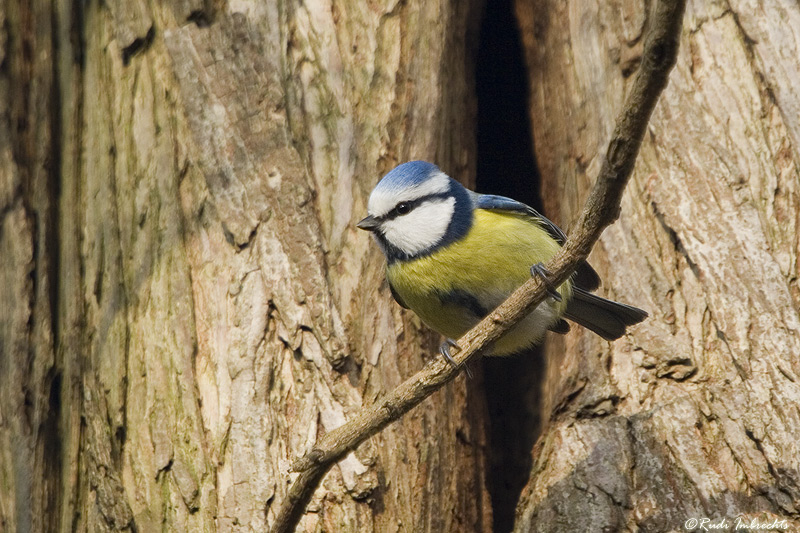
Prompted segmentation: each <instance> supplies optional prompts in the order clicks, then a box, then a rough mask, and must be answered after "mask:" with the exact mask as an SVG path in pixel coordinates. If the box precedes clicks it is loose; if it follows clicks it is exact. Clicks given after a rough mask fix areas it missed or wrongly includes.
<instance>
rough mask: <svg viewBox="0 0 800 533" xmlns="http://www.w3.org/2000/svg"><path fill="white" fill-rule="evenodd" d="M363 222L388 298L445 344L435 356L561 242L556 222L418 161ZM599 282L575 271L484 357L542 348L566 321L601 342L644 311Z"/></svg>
mask: <svg viewBox="0 0 800 533" xmlns="http://www.w3.org/2000/svg"><path fill="white" fill-rule="evenodd" d="M367 212H368V216H367V217H366V218H364V219H363V220H361V221H360V222H359V223H358V224H357V227H359V228H361V229H364V230H368V231H370V232H372V234H373V236H374V237H375V240H376V241H377V243H378V246H379V247H380V249H381V251H382V252H383V254H384V255H385V256H386V262H387V265H386V278H387V280H388V282H389V287H390V289H391V292H392V295H393V296H394V299H395V300H396V301H397V303H399V304H400V305H401V306H403V307H405V308H408V309H411V310H412V311H414V312H415V313H416V314H417V315H418V316H419V317H420V318H421V319H422V321H423V322H424V323H425V324H427V325H428V326H429V327H430V328H432V329H434V330H436V331H437V332H439V333H441V334H442V335H444V336H445V337H446V338H447V341H445V343H443V344H442V349H441V352H442V354H443V355H444V356H445V358H447V359H448V360H449V361H450V362H453V360H452V358H451V357H450V354H449V346H454V345H455V344H454V341H453V340H452V339H457V338H459V337H461V336H462V335H463V334H464V333H466V332H467V331H468V330H469V329H471V328H472V327H473V326H475V325H476V324H477V323H478V322H479V321H480V320H481V319H482V318H483V317H485V316H486V315H487V314H488V313H489V312H491V311H492V310H494V309H495V308H496V307H497V306H498V305H500V304H501V303H502V302H503V301H504V300H505V299H506V298H507V297H508V296H509V295H510V294H511V293H512V292H513V291H514V290H515V289H517V288H518V287H519V286H520V285H522V284H523V283H524V282H525V281H526V280H527V278H528V277H529V276H530V275H531V274H532V273H534V274H535V273H539V274H544V272H543V270H542V267H541V265H542V264H543V263H545V262H547V261H548V260H549V259H550V258H552V257H553V256H554V255H555V254H556V252H557V251H558V250H559V248H560V247H561V245H562V244H563V243H564V241H565V240H566V236H565V235H564V232H563V231H561V229H559V227H558V226H556V225H555V224H554V223H553V222H551V221H550V220H548V219H547V218H545V217H544V216H542V215H541V214H539V213H538V212H537V211H535V210H534V209H532V208H531V207H528V206H527V205H525V204H523V203H520V202H517V201H516V200H512V199H510V198H505V197H502V196H495V195H487V194H478V193H475V192H472V191H470V190H468V189H466V188H464V187H463V186H462V185H461V184H460V183H458V182H457V181H455V180H454V179H452V178H450V177H449V176H448V175H447V174H445V173H444V172H442V171H441V170H439V168H438V167H437V166H436V165H433V164H431V163H427V162H425V161H411V162H408V163H404V164H402V165H399V166H398V167H396V168H394V169H393V170H391V171H390V172H389V173H388V174H386V175H385V176H384V177H383V179H381V181H380V182H379V183H378V185H376V186H375V189H374V190H373V191H372V193H371V194H370V197H369V201H368V204H367ZM599 285H600V279H599V277H598V275H597V273H596V272H595V271H594V269H593V268H592V267H591V266H590V265H589V264H588V263H586V262H583V263H582V264H581V265H580V266H579V267H578V269H577V271H576V273H575V274H574V275H573V276H572V277H571V278H570V279H569V280H567V281H565V282H564V283H563V284H561V285H560V286H559V287H557V288H555V287H552V288H551V289H550V292H551V295H550V296H549V297H548V298H547V299H546V300H545V301H544V302H542V303H541V304H539V305H538V306H537V307H536V308H535V309H534V310H533V311H532V312H531V313H530V314H529V315H528V316H527V317H525V318H524V319H522V320H521V321H520V322H519V323H518V324H517V325H515V326H514V327H513V328H511V330H509V331H508V332H507V333H506V334H505V335H503V336H502V337H501V338H500V339H498V340H497V341H496V342H495V343H494V344H493V346H492V347H491V349H490V352H491V355H507V354H511V353H514V352H518V351H520V350H523V349H525V348H528V347H530V346H532V345H535V344H537V343H539V342H540V341H541V340H542V338H543V337H544V335H545V333H546V331H547V330H552V331H555V332H558V333H566V332H567V331H569V324H568V323H567V322H565V321H564V318H566V319H569V320H571V321H573V322H577V323H578V324H580V325H582V326H584V327H586V328H588V329H590V330H592V331H593V332H595V333H597V334H598V335H600V336H601V337H603V338H604V339H607V340H614V339H618V338H619V337H621V336H622V335H624V334H625V329H626V327H627V326H630V325H633V324H637V323H639V322H641V321H642V320H644V319H645V318H646V317H647V313H646V312H645V311H643V310H641V309H638V308H636V307H632V306H629V305H625V304H621V303H617V302H613V301H611V300H606V299H605V298H601V297H599V296H596V295H594V294H591V292H590V291H593V290H595V289H597V287H598V286H599Z"/></svg>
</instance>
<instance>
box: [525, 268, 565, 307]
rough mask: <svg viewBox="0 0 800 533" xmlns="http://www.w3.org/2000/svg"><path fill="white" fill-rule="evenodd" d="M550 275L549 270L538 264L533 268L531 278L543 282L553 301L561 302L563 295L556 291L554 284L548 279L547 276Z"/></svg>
mask: <svg viewBox="0 0 800 533" xmlns="http://www.w3.org/2000/svg"><path fill="white" fill-rule="evenodd" d="M549 275H550V272H548V271H547V269H546V268H545V267H544V265H543V264H542V263H536V264H535V265H533V266H532V267H531V276H534V277H537V278H539V279H540V280H542V283H544V288H545V290H546V291H547V294H549V295H550V297H551V298H552V299H553V300H555V301H557V302H560V301H561V294H560V293H559V292H558V291H557V290H556V288H555V287H554V286H553V284H552V283H550V280H549V279H547V276H549Z"/></svg>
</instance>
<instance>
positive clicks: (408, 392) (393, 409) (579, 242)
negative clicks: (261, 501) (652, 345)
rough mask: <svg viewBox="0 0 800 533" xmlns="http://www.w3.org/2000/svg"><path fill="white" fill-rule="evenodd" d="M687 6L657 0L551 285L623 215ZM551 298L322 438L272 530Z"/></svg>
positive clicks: (496, 320) (511, 306)
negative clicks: (366, 445)
mask: <svg viewBox="0 0 800 533" xmlns="http://www.w3.org/2000/svg"><path fill="white" fill-rule="evenodd" d="M684 7H685V0H659V1H658V3H657V4H656V6H655V8H654V12H653V13H652V17H651V19H650V23H649V29H648V35H647V38H646V41H645V45H644V51H643V56H642V62H641V65H640V67H639V70H638V72H637V74H636V78H635V79H634V81H633V86H632V87H631V90H630V93H629V94H628V97H627V99H626V101H625V106H624V108H623V109H622V111H621V113H620V115H619V116H618V118H617V124H616V128H615V129H614V134H613V136H612V138H611V141H610V143H609V146H608V151H607V153H606V157H605V160H604V162H603V166H602V168H601V169H600V174H599V176H598V177H597V181H596V183H595V185H594V188H593V189H592V192H591V194H590V196H589V198H588V199H587V201H586V207H585V208H584V210H583V213H582V214H581V218H580V219H579V221H578V223H577V225H576V227H575V229H574V231H573V232H572V233H571V234H570V236H569V238H568V239H567V242H566V243H565V244H564V246H563V247H562V248H561V250H560V251H559V253H558V254H556V256H555V257H554V258H553V259H552V260H551V261H550V262H549V263H548V264H547V265H546V268H547V270H548V271H549V272H550V274H551V275H550V277H549V281H550V283H551V284H553V285H556V286H558V285H560V284H561V283H563V282H564V281H565V280H566V279H567V278H568V277H569V276H570V275H571V274H572V273H573V272H574V271H575V268H577V266H578V264H579V263H580V262H581V261H583V260H585V259H586V258H587V256H588V255H589V252H590V251H591V249H592V246H594V243H595V242H597V239H598V238H599V237H600V234H601V233H602V232H603V230H604V229H605V228H606V227H607V226H608V225H610V224H611V223H613V222H614V221H615V220H616V219H617V218H618V216H619V211H620V201H621V199H622V192H623V190H624V189H625V185H626V184H627V183H628V180H629V178H630V176H631V173H632V172H633V166H634V163H635V162H636V156H637V155H638V153H639V147H640V146H641V143H642V139H643V137H644V133H645V129H646V128H647V124H648V122H649V120H650V115H651V114H652V112H653V109H654V108H655V105H656V102H657V101H658V97H659V95H660V94H661V92H662V91H663V89H664V87H666V85H667V77H668V76H669V72H670V70H672V67H673V66H674V65H675V62H676V59H677V53H678V43H679V39H680V28H681V21H682V19H683V10H684ZM546 296H547V289H546V288H545V286H544V284H543V283H542V282H541V280H540V279H539V278H538V277H532V278H531V279H530V280H528V281H527V282H526V283H525V284H524V285H523V286H522V287H520V288H519V289H518V290H516V291H515V292H514V293H513V294H512V295H511V296H510V297H509V298H508V300H506V301H505V302H504V303H503V304H502V305H500V307H498V308H497V309H495V310H494V311H492V312H491V313H490V314H489V315H488V316H487V317H486V318H484V319H483V320H482V321H481V322H480V323H479V324H478V325H477V326H475V327H474V328H472V329H471V330H470V331H468V332H467V333H466V334H465V335H464V336H463V337H462V338H461V339H460V340H459V341H458V345H459V346H460V347H461V350H460V351H458V352H457V353H456V354H455V355H454V359H455V360H456V362H457V363H458V364H459V367H458V368H454V367H452V366H451V365H449V364H447V363H445V362H444V360H443V359H441V358H437V359H436V360H435V361H432V362H431V363H429V364H428V365H426V366H425V367H424V368H423V369H422V370H420V371H419V372H417V374H415V375H414V376H412V377H411V378H409V379H407V380H406V381H404V382H403V383H401V384H400V385H399V386H397V387H396V388H395V389H394V390H393V391H391V392H390V393H388V394H387V395H386V396H384V397H383V398H381V399H380V400H378V401H377V402H376V403H375V404H374V405H371V406H369V407H366V408H364V409H363V410H361V412H360V413H359V414H358V415H356V416H355V417H354V418H352V419H351V420H350V421H348V422H347V423H346V424H344V425H343V426H341V427H339V428H337V429H335V430H333V431H331V432H330V433H327V434H325V435H323V436H322V437H320V439H319V441H318V442H317V443H316V445H315V446H314V448H313V449H312V450H311V451H310V452H309V453H307V454H306V455H305V456H303V457H301V458H300V459H298V460H297V461H296V462H295V463H294V464H293V465H292V469H293V470H294V471H296V472H300V475H299V476H298V478H297V479H296V480H295V482H294V483H293V484H292V486H291V488H290V489H289V494H288V495H287V497H286V500H284V502H283V505H282V506H281V509H280V512H279V514H278V517H277V519H276V521H275V523H274V524H273V533H288V532H291V531H293V530H294V528H295V527H296V525H297V523H298V522H299V521H300V518H301V517H302V515H303V513H304V512H305V508H306V506H307V505H308V502H309V501H310V500H311V496H312V494H313V493H314V491H315V490H316V488H317V486H318V485H319V483H320V481H321V480H322V478H323V476H324V475H325V474H326V473H327V471H328V470H329V469H330V468H331V467H332V466H333V465H334V464H335V463H336V462H337V461H339V460H341V459H342V458H343V457H344V456H345V455H346V454H347V453H348V452H350V451H352V450H354V449H355V448H356V447H357V446H358V445H359V444H361V443H362V442H364V441H365V440H366V439H368V438H369V437H371V436H373V435H375V434H376V433H378V432H379V431H381V430H382V429H383V428H385V427H386V426H387V425H389V424H390V423H392V422H394V421H395V420H397V419H399V418H400V417H401V416H403V415H404V414H405V413H407V412H408V411H409V410H410V409H411V408H413V407H415V406H416V405H418V404H419V403H420V402H422V400H424V399H425V398H427V397H428V396H430V395H431V394H432V393H433V392H434V391H436V390H438V389H439V388H441V387H442V386H443V385H444V384H446V383H448V382H450V381H451V380H453V378H455V376H456V375H457V374H458V372H459V371H460V369H461V368H463V367H464V365H466V364H467V363H468V362H469V361H470V360H471V359H472V358H473V357H475V356H476V355H477V354H478V353H480V352H481V350H483V349H484V348H486V347H487V346H489V345H490V344H491V343H492V342H494V341H495V340H497V339H498V338H499V337H500V336H502V335H503V334H504V333H505V332H506V331H508V330H509V329H510V328H511V327H512V326H513V325H514V324H516V323H517V322H518V321H519V320H521V319H522V318H523V317H524V316H526V315H527V314H528V313H530V311H531V310H532V309H533V308H534V307H535V306H537V305H539V303H541V302H542V301H543V300H544V299H545V297H546Z"/></svg>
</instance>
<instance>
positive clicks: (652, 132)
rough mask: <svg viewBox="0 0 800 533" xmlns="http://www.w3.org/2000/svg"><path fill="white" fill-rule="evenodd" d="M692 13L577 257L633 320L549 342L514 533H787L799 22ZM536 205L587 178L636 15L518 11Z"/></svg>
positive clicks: (626, 73) (796, 499) (633, 60)
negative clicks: (600, 226) (604, 223)
mask: <svg viewBox="0 0 800 533" xmlns="http://www.w3.org/2000/svg"><path fill="white" fill-rule="evenodd" d="M745 4H747V3H743V2H730V3H728V4H725V5H722V4H709V3H707V2H690V3H689V5H688V7H687V13H686V17H685V19H684V31H683V39H682V42H681V48H680V55H679V59H678V64H677V66H676V67H675V70H674V71H673V73H672V76H671V78H670V84H669V86H668V87H667V89H666V91H665V92H664V95H663V96H662V99H661V101H660V102H659V104H658V107H657V108H656V111H655V114H654V116H653V118H652V120H651V122H650V126H649V129H648V135H647V139H646V142H645V144H644V146H643V147H642V153H641V155H640V157H639V160H638V162H637V166H636V171H635V173H634V175H633V178H632V181H631V184H630V186H629V188H628V190H627V192H626V195H625V199H624V201H623V205H622V217H621V219H620V221H619V222H618V223H617V224H615V225H614V226H612V227H610V228H609V229H608V230H607V231H606V232H605V233H604V235H603V237H602V239H601V241H600V245H599V246H597V247H596V248H595V252H594V253H593V254H592V256H591V261H592V264H593V265H594V266H595V267H596V268H598V270H599V271H600V273H601V276H602V277H603V279H604V280H605V283H604V288H603V289H602V290H603V291H604V292H605V293H606V294H608V295H610V296H611V297H613V298H615V299H617V300H620V301H624V302H630V303H633V304H635V305H638V306H640V307H643V308H644V309H646V310H647V311H648V312H650V315H651V318H650V319H648V320H647V321H645V322H644V323H643V324H641V325H639V326H637V327H635V328H633V329H632V331H631V333H630V334H629V335H628V336H627V337H626V338H624V339H621V340H619V341H617V342H615V343H613V344H609V343H606V342H603V341H602V340H600V339H598V338H597V337H593V336H591V335H590V334H588V333H586V332H582V331H573V332H572V333H571V334H570V335H569V336H568V337H566V338H564V339H560V338H556V337H553V338H552V339H551V342H550V343H549V345H548V350H547V351H548V362H549V365H550V366H549V370H548V374H549V375H548V378H547V381H546V388H547V392H546V393H545V397H546V401H545V404H544V405H543V417H544V419H545V420H547V422H546V423H545V428H544V434H543V436H542V437H541V439H540V440H539V442H538V444H537V446H536V448H535V450H534V469H533V471H532V473H531V477H530V480H529V483H528V485H527V487H526V489H525V491H524V492H523V499H522V501H521V502H520V504H519V506H518V508H517V523H516V530H517V531H567V530H569V531H583V530H595V531H597V530H601V529H602V528H607V530H613V531H620V530H631V531H666V530H678V529H682V528H683V527H684V524H685V523H686V520H687V519H690V518H693V517H695V518H702V517H710V518H715V519H720V518H724V517H727V518H728V522H729V523H730V522H731V521H732V520H733V519H734V518H735V517H736V516H737V515H740V514H741V515H742V516H743V517H744V518H745V519H746V520H745V521H746V523H749V521H750V520H751V519H752V518H758V519H760V520H761V523H769V522H770V521H772V520H773V519H774V518H777V519H785V520H786V521H787V522H786V524H787V525H788V527H789V529H791V528H792V527H797V526H798V525H800V514H799V513H800V511H798V509H800V477H799V476H798V466H800V465H798V457H800V448H798V444H797V439H796V435H797V430H798V427H800V414H799V413H798V411H797V409H796V407H795V406H796V404H797V401H798V399H800V386H799V385H798V380H797V376H798V371H800V361H799V360H798V357H797V354H798V353H800V321H798V313H797V310H798V291H797V251H798V237H797V235H798V234H797V225H796V224H797V217H798V212H799V210H800V206H799V205H798V183H799V181H798V170H797V161H798V154H800V150H798V146H800V135H798V128H797V120H798V115H797V110H796V109H797V108H796V102H797V97H798V94H797V87H800V85H799V84H798V82H800V77H798V76H799V75H800V71H799V69H798V66H797V62H796V60H795V59H791V60H790V59H788V58H796V57H798V53H799V52H800V51H799V50H797V42H800V41H798V38H797V32H798V28H800V26H798V25H797V21H798V20H800V9H798V7H797V6H796V5H793V6H789V5H783V4H781V5H779V4H780V3H778V2H768V3H767V4H769V5H765V6H764V7H763V9H758V10H754V9H753V6H752V5H751V4H747V5H745ZM516 10H517V14H518V16H519V20H520V22H521V25H522V30H523V35H524V38H525V48H526V55H527V62H528V66H529V72H530V76H531V78H530V83H531V87H532V99H531V110H530V114H531V117H532V122H533V130H534V132H533V135H534V138H535V145H536V155H537V160H538V162H539V166H540V170H541V173H542V180H543V188H544V189H543V190H544V204H545V211H546V212H547V213H548V214H552V215H553V216H554V217H556V220H558V221H559V222H561V223H562V224H563V225H565V226H569V221H571V220H574V219H575V218H576V217H577V210H578V209H580V208H581V206H582V204H583V200H584V198H585V195H586V194H587V193H586V191H588V190H589V185H590V183H591V180H592V179H593V178H594V176H595V175H596V174H597V172H598V169H599V165H600V163H601V161H602V157H603V155H604V153H603V152H604V150H605V145H606V144H607V140H608V138H609V135H610V133H611V129H612V128H613V119H614V116H615V115H616V113H617V112H618V110H619V109H620V106H621V105H622V102H623V96H624V94H625V92H626V89H627V88H628V86H629V83H630V79H631V78H630V74H631V72H632V71H633V70H634V69H636V68H637V66H638V64H639V61H640V59H641V44H642V36H643V33H644V31H645V30H646V28H647V25H648V22H649V19H648V16H649V15H648V13H647V11H645V10H644V9H643V6H642V4H641V3H639V2H625V1H620V2H612V3H611V4H608V3H604V2H596V3H595V2H589V3H586V2H549V1H530V2H529V1H524V0H518V1H517V2H516Z"/></svg>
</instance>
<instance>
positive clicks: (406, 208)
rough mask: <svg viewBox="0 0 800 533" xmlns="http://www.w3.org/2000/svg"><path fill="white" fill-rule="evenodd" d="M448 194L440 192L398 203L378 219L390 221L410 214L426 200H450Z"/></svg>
mask: <svg viewBox="0 0 800 533" xmlns="http://www.w3.org/2000/svg"><path fill="white" fill-rule="evenodd" d="M450 197H451V195H450V193H445V192H440V193H436V194H429V195H427V196H422V197H420V198H415V199H414V200H408V201H405V202H398V204H397V205H396V206H394V209H392V210H391V211H389V212H388V213H386V214H385V215H383V216H382V217H379V218H380V220H392V219H395V218H397V217H399V216H402V215H405V214H407V213H410V212H411V211H413V210H414V209H416V208H417V207H418V206H419V205H420V204H423V203H424V202H427V201H428V200H444V199H447V198H450Z"/></svg>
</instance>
